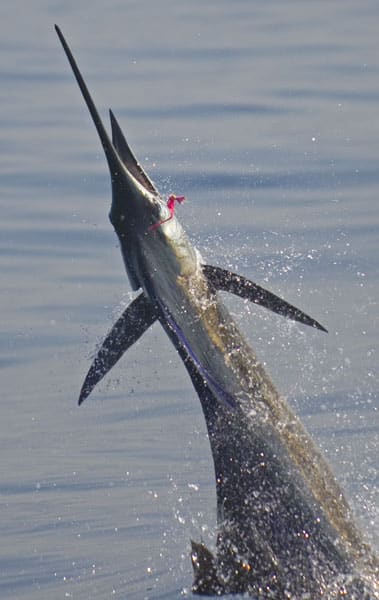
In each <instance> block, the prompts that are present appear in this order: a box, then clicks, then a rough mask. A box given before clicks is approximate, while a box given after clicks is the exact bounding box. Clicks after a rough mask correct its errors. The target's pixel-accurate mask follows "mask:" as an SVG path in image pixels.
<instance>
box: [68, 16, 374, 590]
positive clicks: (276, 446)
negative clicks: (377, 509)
mask: <svg viewBox="0 0 379 600" xmlns="http://www.w3.org/2000/svg"><path fill="white" fill-rule="evenodd" d="M56 30H57V33H58V36H59V38H60V41H61V43H62V45H63V47H64V50H65V52H66V55H67V57H68V60H69V62H70V64H71V67H72V69H73V71H74V74H75V77H76V79H77V81H78V84H79V87H80V89H81V91H82V94H83V96H84V99H85V101H86V103H87V106H88V108H89V111H90V113H91V116H92V118H93V121H94V123H95V126H96V129H97V131H98V134H99V137H100V140H101V143H102V146H103V149H104V151H105V155H106V158H107V162H108V166H109V169H110V174H111V180H112V206H111V211H110V220H111V222H112V224H113V226H114V228H115V231H116V234H117V236H118V238H119V242H120V248H121V252H122V255H123V259H124V263H125V267H126V271H127V274H128V276H129V280H130V283H131V286H132V288H133V289H134V290H141V292H140V294H139V295H138V296H137V297H136V299H135V300H133V302H132V303H131V304H130V305H129V306H128V308H127V309H126V310H125V311H124V313H123V314H122V315H121V317H120V318H119V319H118V321H117V322H116V323H115V325H114V326H113V327H112V329H111V331H110V332H109V334H108V335H107V336H106V338H105V340H104V342H103V344H102V346H101V348H100V349H99V351H98V353H97V356H96V358H95V360H94V362H93V364H92V365H91V368H90V370H89V372H88V374H87V377H86V378H85V381H84V384H83V386H82V390H81V393H80V397H79V403H82V402H83V401H84V399H85V398H86V397H87V396H88V395H89V394H90V393H91V391H92V389H93V388H94V387H95V385H96V384H97V383H98V382H99V381H100V380H101V379H102V378H103V377H104V376H105V375H106V373H107V372H108V371H109V370H110V369H111V368H112V366H113V365H114V364H115V363H116V362H117V361H118V360H119V359H120V358H121V356H122V355H123V354H124V353H125V352H126V350H127V349H128V348H129V347H130V346H131V345H132V344H133V343H134V342H135V341H136V340H137V339H138V338H139V337H140V336H141V335H142V334H143V333H144V332H145V331H146V329H148V327H150V326H151V325H152V324H153V323H154V322H155V321H159V322H160V324H161V325H162V327H163V328H164V330H165V331H166V333H167V335H168V336H169V338H170V340H171V341H172V343H173V345H174V347H175V348H176V350H177V351H178V353H179V355H180V356H181V358H182V360H183V363H184V365H185V367H186V369H187V371H188V374H189V376H190V378H191V381H192V383H193V385H194V387H195V389H196V392H197V394H198V396H199V399H200V402H201V406H202V410H203V413H204V417H205V421H206V425H207V429H208V435H209V441H210V447H211V451H212V457H213V462H214V469H215V481H216V492H217V520H218V536H217V545H216V552H215V554H212V553H211V552H210V551H209V550H208V549H207V548H206V547H205V546H204V545H203V544H202V543H195V542H192V553H191V557H192V564H193V568H194V574H195V581H194V584H193V591H194V592H195V593H197V594H209V595H222V594H227V593H239V592H246V593H248V594H249V595H251V596H252V597H254V598H262V599H269V598H270V599H271V598H274V599H278V600H279V599H280V600H283V599H285V598H287V599H290V598H293V599H295V598H308V599H312V600H313V599H314V600H316V599H318V598H325V599H328V600H329V599H330V600H332V599H334V598H336V599H337V598H341V597H346V598H349V599H353V598H355V599H356V600H369V599H370V600H371V599H374V598H377V597H378V596H377V595H376V593H377V590H376V589H375V585H376V581H377V575H378V566H377V562H376V559H375V557H374V556H373V555H372V552H371V550H370V549H369V547H368V546H367V545H366V543H365V542H364V541H363V540H362V536H361V534H360V532H359V531H358V529H357V527H356V525H355V523H354V520H353V518H352V515H351V511H350V509H349V506H348V504H347V502H346V500H345V498H344V495H343V493H342V491H341V489H340V487H339V485H338V483H337V481H336V480H335V478H334V476H333V474H332V472H331V470H330V468H329V466H328V465H327V463H326V461H325V460H324V458H323V456H322V455H321V453H320V451H319V450H318V449H317V448H316V446H315V445H314V443H313V441H312V439H311V437H310V436H309V434H308V433H307V432H306V430H305V429H304V427H303V426H302V424H301V423H300V421H299V420H298V418H297V417H296V416H295V415H294V413H293V412H292V410H291V409H290V408H289V406H288V404H287V403H286V401H285V400H284V399H283V398H282V397H281V396H280V394H279V393H278V391H277V390H276V388H275V386H274V384H273V383H272V381H271V379H270V377H269V375H268V374H267V372H266V371H265V369H264V367H263V366H262V364H261V363H260V362H259V360H258V359H257V357H256V355H255V353H254V352H253V350H252V349H251V348H250V346H249V344H248V343H247V342H246V340H245V339H244V337H243V335H242V334H241V333H240V331H239V329H238V327H237V325H236V324H235V322H234V320H233V319H232V317H231V315H230V313H229V312H228V310H227V309H226V307H225V306H224V304H223V303H222V300H221V299H220V295H219V292H220V291H229V292H231V293H234V294H237V295H239V296H242V297H244V298H248V299H249V300H251V301H252V302H254V303H256V304H260V305H262V306H265V307H266V308H268V309H270V310H273V311H274V312H277V313H279V314H282V315H283V316H286V317H288V318H291V319H294V320H296V321H299V322H301V323H303V324H306V325H310V326H312V327H315V328H317V329H320V330H324V331H325V329H324V328H323V327H322V326H321V325H320V324H319V323H318V322H317V321H315V320H314V319H312V318H311V317H309V316H308V315H306V314H305V313H303V312H302V311H300V310H299V309H297V308H295V307H294V306H292V305H291V304H289V303H288V302H286V301H284V300H282V299H281V298H278V297H277V296H276V295H275V294H273V293H272V292H269V291H268V290H265V289H263V288H262V287H260V286H259V285H258V284H255V283H253V282H251V281H249V280H247V279H245V278H244V277H242V276H238V275H236V274H234V273H230V272H228V271H225V270H224V269H221V268H219V267H214V266H210V265H206V264H204V261H203V260H202V258H201V256H200V253H199V252H198V251H197V250H196V248H194V246H193V245H192V243H191V242H190V240H189V238H188V236H187V234H186V233H185V231H184V230H183V228H182V226H181V225H180V223H179V221H178V219H177V218H176V216H175V214H174V208H173V207H174V203H171V205H168V204H167V202H166V200H165V199H164V198H163V197H162V196H161V195H160V194H159V192H158V191H157V189H156V187H155V185H154V184H153V182H152V181H151V180H150V178H149V177H148V176H147V174H146V173H145V172H144V170H143V169H142V167H141V166H140V165H139V164H138V162H137V160H136V159H135V157H134V155H133V153H132V151H131V150H130V148H129V146H128V144H127V142H126V140H125V137H124V135H123V133H122V131H121V129H120V126H119V124H118V122H117V120H116V118H115V116H114V115H113V113H112V112H111V113H110V117H111V128H112V140H111V139H110V138H109V137H108V134H107V132H106V130H105V127H104V125H103V123H102V121H101V119H100V116H99V114H98V112H97V110H96V107H95V105H94V103H93V100H92V98H91V96H90V94H89V92H88V89H87V87H86V85H85V83H84V80H83V78H82V76H81V74H80V71H79V69H78V67H77V65H76V62H75V60H74V58H73V56H72V53H71V51H70V49H69V47H68V45H67V42H66V40H65V39H64V37H63V35H62V33H61V31H60V30H59V28H58V27H56ZM171 198H174V197H171Z"/></svg>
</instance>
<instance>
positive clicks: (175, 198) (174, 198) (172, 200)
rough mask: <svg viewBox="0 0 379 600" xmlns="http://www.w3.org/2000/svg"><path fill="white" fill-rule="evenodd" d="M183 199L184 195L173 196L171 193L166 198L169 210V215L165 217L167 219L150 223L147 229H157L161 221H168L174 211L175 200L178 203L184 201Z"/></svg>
mask: <svg viewBox="0 0 379 600" xmlns="http://www.w3.org/2000/svg"><path fill="white" fill-rule="evenodd" d="M184 200H185V196H175V195H174V194H171V196H169V197H168V200H167V208H168V210H169V211H170V216H169V217H167V219H163V221H158V223H154V225H150V227H149V231H154V230H155V229H158V227H160V226H161V225H162V224H163V223H167V221H170V219H172V217H173V216H174V213H175V202H179V204H181V203H182V202H184Z"/></svg>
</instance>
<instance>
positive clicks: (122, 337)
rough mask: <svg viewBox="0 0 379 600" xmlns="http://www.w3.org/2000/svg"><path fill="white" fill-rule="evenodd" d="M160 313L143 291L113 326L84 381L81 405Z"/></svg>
mask: <svg viewBox="0 0 379 600" xmlns="http://www.w3.org/2000/svg"><path fill="white" fill-rule="evenodd" d="M156 318H157V315H156V312H155V309H154V307H153V306H152V304H151V302H150V301H149V300H148V299H147V298H146V297H145V296H144V295H143V294H140V295H139V296H138V297H137V298H136V299H135V300H133V302H132V303H131V304H129V306H128V308H127V309H126V310H125V311H124V312H123V314H122V315H121V317H120V318H119V319H118V320H117V321H116V323H115V324H114V325H113V327H112V329H111V331H110V332H109V333H108V335H107V337H106V338H105V340H104V342H103V343H102V345H101V348H100V350H99V351H98V353H97V355H96V358H95V360H94V361H93V363H92V365H91V368H90V370H89V371H88V373H87V377H86V378H85V380H84V383H83V386H82V389H81V391H80V396H79V404H81V403H82V402H83V400H85V399H86V398H87V396H89V394H90V393H91V392H92V390H93V388H94V387H95V385H96V384H97V383H98V382H99V381H100V380H101V379H102V378H103V377H104V375H106V374H107V373H108V371H110V370H111V368H112V367H113V366H114V365H115V364H116V362H117V361H118V360H119V359H120V358H121V356H122V355H123V354H124V352H126V350H127V349H128V348H130V346H132V345H133V344H134V342H136V341H137V340H138V339H139V338H140V337H141V335H142V334H143V333H144V332H145V331H146V330H147V329H148V328H149V327H150V325H152V324H153V323H154V321H155V320H156Z"/></svg>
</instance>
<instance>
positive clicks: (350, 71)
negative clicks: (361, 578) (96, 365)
mask: <svg viewBox="0 0 379 600" xmlns="http://www.w3.org/2000/svg"><path fill="white" fill-rule="evenodd" d="M378 17H379V7H378V4H377V2H375V1H370V0H363V1H362V2H359V3H357V2H355V1H349V0H347V1H346V2H343V3H341V2H337V1H336V2H333V1H332V2H328V3H319V2H313V1H311V2H307V3H302V2H298V1H295V0H292V1H291V0H286V1H284V2H283V1H280V2H279V1H276V2H275V1H273V2H265V3H264V4H262V3H257V2H256V3H255V2H246V1H244V0H236V1H235V2H233V3H230V2H223V1H218V2H212V1H205V2H203V1H200V0H198V1H194V2H184V1H183V2H180V1H179V2H178V1H177V0H175V1H174V0H172V1H170V0H162V1H161V2H156V3H155V2H146V3H141V2H135V1H132V0H130V1H127V2H117V1H112V2H109V3H107V5H106V7H105V4H104V3H102V2H99V1H94V2H92V3H91V5H89V4H88V3H87V2H80V1H79V2H57V1H53V0H45V1H42V0H36V1H35V2H33V3H26V2H22V1H17V0H16V1H13V2H8V1H7V0H6V1H5V2H2V3H1V5H0V32H1V35H0V49H1V52H0V99H1V111H0V126H1V132H2V133H1V138H0V153H1V160H0V186H1V194H0V208H1V219H0V265H1V282H2V285H1V289H2V294H1V312H0V314H1V330H0V376H1V405H0V447H1V453H0V461H1V462H0V464H1V477H0V502H1V513H0V515H1V516H0V536H1V547H0V596H1V598H3V599H8V598H9V599H10V598H12V599H16V598H17V599H23V598H28V599H30V600H34V599H35V600H37V599H38V600H40V599H41V598H48V599H49V600H55V599H60V598H77V599H85V598H86V599H91V600H92V599H95V598H96V599H105V598H107V599H108V598H120V599H125V598H128V599H129V598H131V599H140V598H141V599H142V598H149V599H150V598H179V597H181V595H187V594H188V595H190V591H189V590H190V586H191V580H192V573H191V565H190V560H189V546H190V539H191V538H193V539H196V540H199V539H200V538H203V539H204V540H205V541H207V542H209V543H210V544H211V545H212V544H213V543H214V526H215V493H214V483H213V473H212V463H211V456H210V451H209V447H208V442H207V439H206V434H205V425H204V421H203V417H202V414H201V412H200V404H199V401H198V399H197V397H196V395H195V393H194V391H193V390H192V388H191V385H190V383H189V380H188V377H187V375H186V373H185V371H184V368H183V367H182V365H181V364H180V362H179V360H178V358H177V357H176V355H175V352H174V350H173V348H172V347H170V344H169V342H168V340H166V338H165V336H164V334H163V332H162V331H161V330H160V328H159V326H157V325H156V326H154V327H153V328H152V329H151V331H149V332H148V333H147V334H146V335H145V336H144V337H143V339H142V340H141V341H140V343H139V344H137V345H136V346H135V347H133V348H132V349H131V350H130V351H129V353H128V355H127V356H126V357H124V359H123V360H122V361H121V364H119V365H118V366H117V368H115V369H114V370H113V371H112V373H111V375H110V376H109V377H108V378H107V379H106V380H105V381H104V382H103V383H102V384H101V385H100V386H99V389H98V390H97V391H95V393H94V394H93V396H92V397H91V398H90V399H89V400H88V401H87V402H86V404H85V405H84V406H83V407H82V408H81V409H79V408H77V406H76V400H77V396H78V392H79V389H80V386H81V383H82V381H83V377H84V375H85V373H86V370H87V369H88V367H89V364H90V361H91V357H92V356H93V353H94V350H95V347H96V344H97V343H99V342H100V341H101V339H102V337H103V336H104V334H105V332H106V331H107V330H108V329H109V327H110V326H111V324H112V321H113V320H114V319H115V318H116V317H117V316H118V315H119V314H120V313H121V312H122V310H123V308H124V307H125V305H126V304H127V303H128V302H129V301H130V298H131V297H132V296H131V293H130V288H129V285H128V282H127V280H126V277H125V274H124V269H123V266H122V261H121V257H120V253H119V250H118V247H117V242H116V238H115V236H114V234H113V232H112V228H111V226H110V224H109V222H108V219H107V213H108V210H109V206H110V185H109V178H108V173H107V169H106V164H105V160H104V157H103V154H102V151H101V148H100V144H99V142H98V140H97V138H96V134H95V131H94V128H93V125H92V123H91V122H90V119H89V117H88V115H87V111H86V109H85V107H84V104H83V101H82V99H81V97H80V94H79V91H78V89H77V86H76V83H75V82H74V80H73V77H72V75H71V73H70V70H69V68H68V64H67V61H66V58H65V57H64V55H63V52H62V49H61V48H60V46H59V43H58V40H57V38H56V35H55V32H54V31H53V24H54V23H55V22H57V23H58V24H59V25H60V26H61V28H62V30H63V32H64V33H65V34H66V36H67V38H68V41H69V43H70V44H71V46H72V48H73V51H74V53H75V55H76V57H77V60H78V62H79V64H80V66H81V68H82V70H83V73H84V75H85V78H86V80H87V82H88V84H89V87H90V89H91V90H92V91H93V95H94V98H95V100H96V102H97V104H98V106H99V108H100V109H101V111H102V114H103V115H104V118H105V119H107V113H106V111H107V109H108V107H112V108H113V109H114V111H115V113H116V115H117V116H118V118H119V120H120V123H121V125H122V126H123V128H124V131H125V132H126V134H127V137H128V139H129V141H130V143H131V145H132V147H133V149H134V150H135V152H136V154H137V156H138V157H139V158H140V160H141V162H142V163H143V164H144V165H145V167H146V169H147V171H148V173H149V174H150V175H151V176H152V177H153V179H154V180H155V181H156V182H157V184H158V186H159V187H160V189H161V190H162V191H163V192H164V193H169V192H175V193H177V194H184V195H186V197H187V198H188V202H187V203H186V204H184V205H183V206H181V207H180V208H179V209H178V210H179V211H180V218H181V220H182V222H183V223H184V224H185V226H186V228H187V229H188V231H189V232H190V234H191V236H192V238H193V240H194V242H195V243H196V245H197V246H198V247H199V249H200V250H201V252H202V254H203V256H204V257H205V259H206V260H207V261H209V262H212V263H216V264H220V265H222V266H227V267H229V268H232V269H234V270H238V271H240V272H241V273H243V274H245V275H247V276H249V277H251V278H252V279H254V280H255V281H257V282H260V283H261V284H264V285H267V286H268V287H270V288H271V289H272V290H273V291H275V292H277V293H279V294H282V295H283V296H285V297H286V298H287V299H288V300H289V301H292V302H293V303H295V304H297V305H298V306H300V307H302V308H304V309H305V310H306V311H307V312H309V313H310V314H311V315H313V316H314V317H316V318H317V319H319V320H320V321H321V322H322V323H323V324H325V325H326V327H328V329H329V331H330V333H329V335H328V336H325V335H322V334H320V333H317V332H313V331H309V330H308V331H305V330H303V329H302V328H301V327H300V326H297V325H293V324H289V323H287V322H285V321H283V320H281V319H280V318H277V317H275V316H273V315H270V314H268V313H266V312H264V311H259V310H258V309H253V308H252V307H249V306H246V305H245V304H244V303H243V302H242V301H239V300H237V299H235V298H227V299H226V300H227V302H228V305H229V307H230V309H231V311H232V312H233V313H234V314H235V316H236V318H237V319H239V320H240V322H241V326H242V327H243V329H244V331H245V332H246V335H247V336H248V337H249V339H250V340H251V343H252V344H253V345H254V347H255V348H256V349H257V351H258V353H259V355H260V356H261V358H262V360H264V361H265V362H266V363H267V367H268V369H269V371H270V372H271V373H272V376H273V378H274V380H275V382H276V383H277V385H278V387H279V388H280V390H281V391H282V392H283V394H285V395H287V396H288V398H289V401H290V402H291V404H292V405H293V406H294V407H295V410H296V411H297V412H298V413H299V414H300V415H301V416H302V418H303V420H304V422H305V423H306V425H307V427H308V428H309V429H310V430H311V431H312V432H313V434H314V436H315V437H316V439H317V441H318V443H319V444H320V445H321V446H322V447H323V449H324V451H325V452H326V453H327V455H328V458H329V460H330V462H331V463H332V465H333V467H334V470H335V472H336V474H337V475H338V478H339V479H340V481H341V482H342V484H343V486H344V488H345V490H346V493H347V495H348V496H349V499H350V501H351V503H352V505H353V507H354V510H355V511H356V514H357V518H358V519H359V520H360V522H361V525H362V528H363V530H364V531H365V533H366V535H367V537H368V538H369V539H370V540H371V542H372V544H373V545H375V546H376V547H377V548H378V546H379V542H378V537H377V531H378V530H379V522H378V487H379V486H378V464H379V462H378V458H379V457H378V431H379V422H378V399H379V383H378V379H379V377H378V333H379V318H378V314H379V311H378V297H379V261H378V237H379V200H378V199H379V169H378V150H379V143H378V139H379V119H378V106H379V52H378V42H377V24H378Z"/></svg>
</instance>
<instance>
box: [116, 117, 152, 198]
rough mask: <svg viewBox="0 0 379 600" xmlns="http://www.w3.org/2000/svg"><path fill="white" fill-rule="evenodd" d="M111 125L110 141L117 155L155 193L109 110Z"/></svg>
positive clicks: (138, 179) (141, 182) (140, 181)
mask: <svg viewBox="0 0 379 600" xmlns="http://www.w3.org/2000/svg"><path fill="white" fill-rule="evenodd" d="M109 116H110V119H111V126H112V143H113V145H114V147H115V148H116V150H117V153H118V155H119V157H120V158H121V160H122V162H123V163H124V165H125V167H126V168H127V169H128V171H129V172H130V173H131V174H132V175H133V176H134V177H135V178H136V179H137V181H139V183H140V184H141V185H143V186H144V187H145V188H146V189H147V190H149V192H152V193H153V194H157V193H158V192H157V190H156V189H155V187H154V184H153V182H152V181H151V179H150V178H149V177H148V176H147V175H146V173H145V171H144V170H143V168H142V167H141V165H140V164H139V163H138V161H137V159H136V157H135V156H134V154H133V152H132V151H131V149H130V147H129V144H128V142H127V141H126V139H125V136H124V134H123V133H122V131H121V127H120V125H119V124H118V122H117V119H116V117H115V116H114V114H113V112H112V111H111V110H110V111H109Z"/></svg>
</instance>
